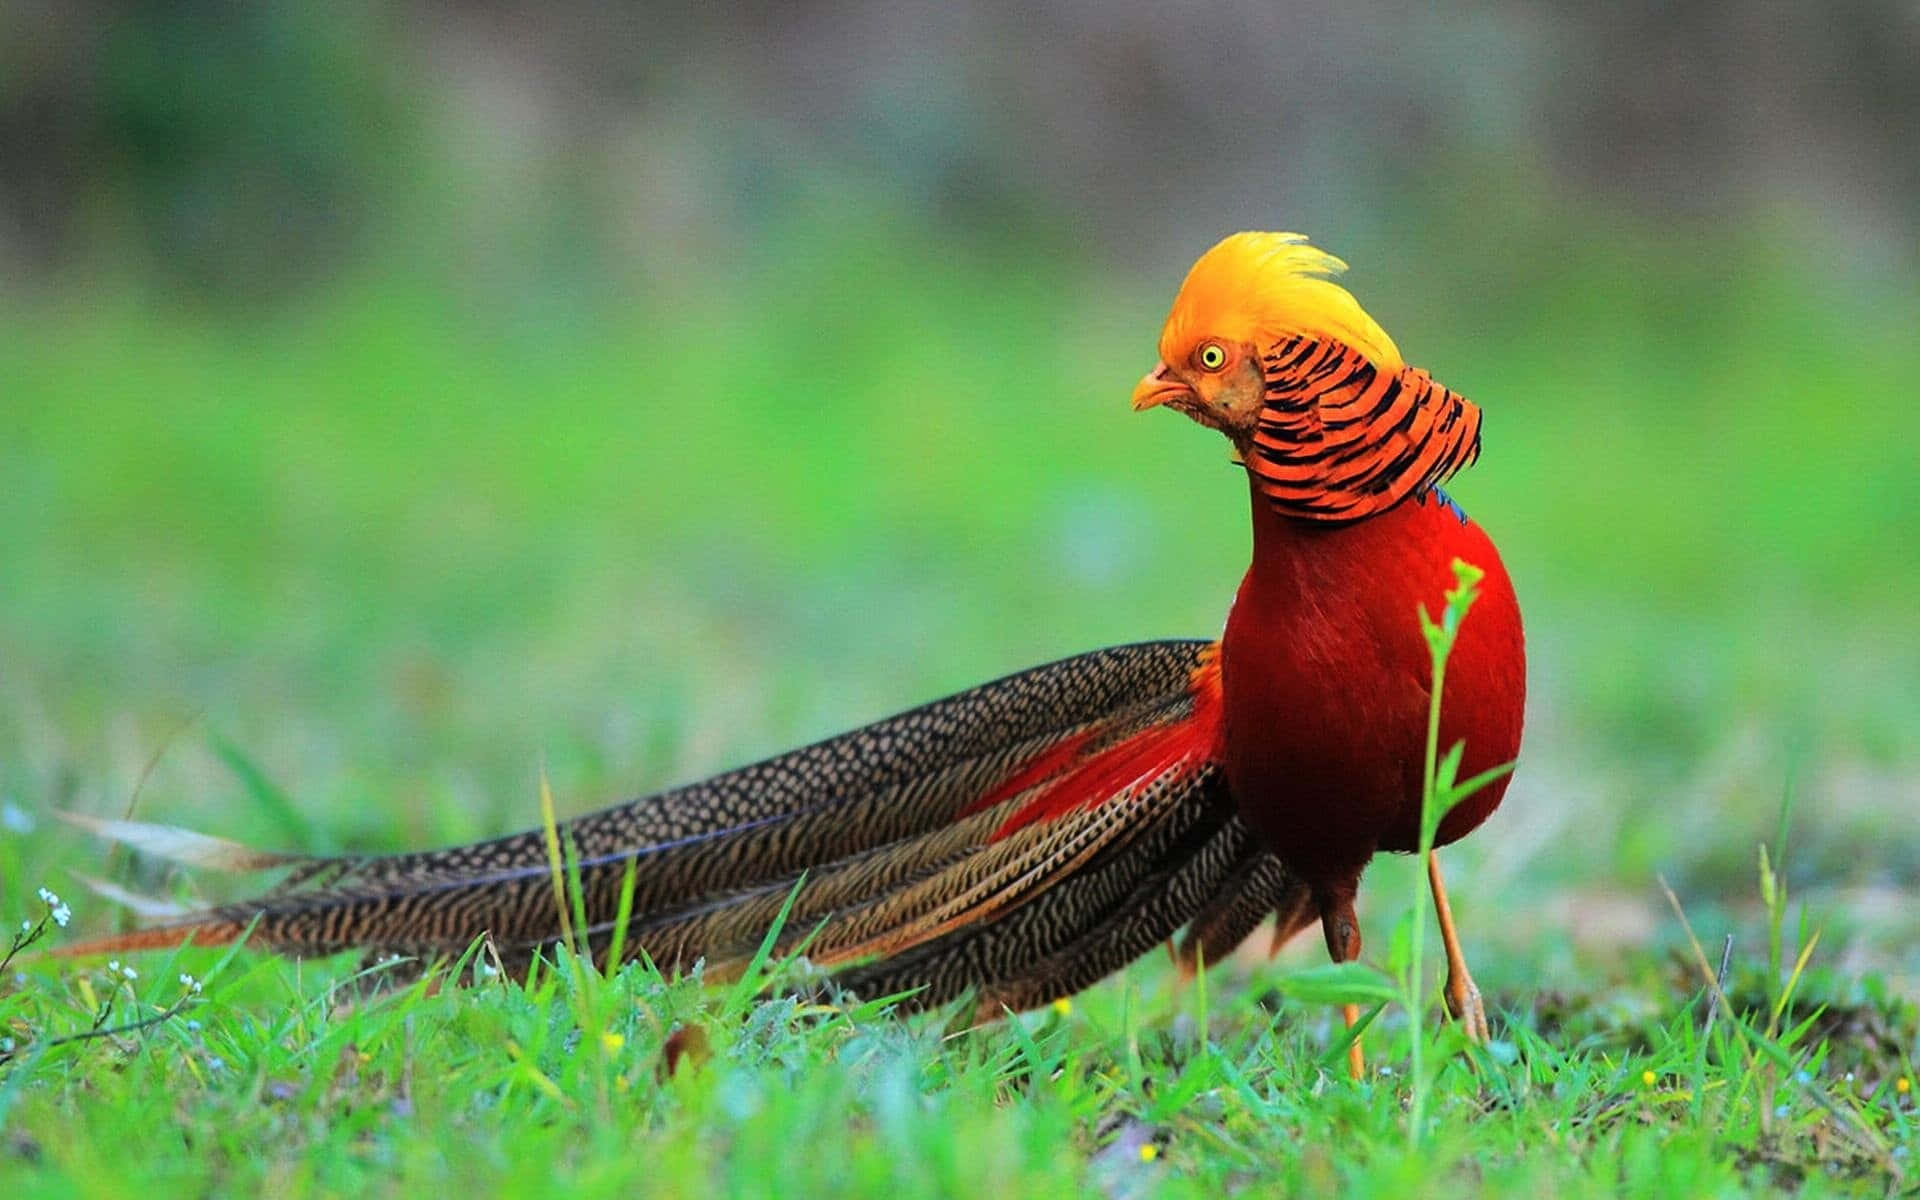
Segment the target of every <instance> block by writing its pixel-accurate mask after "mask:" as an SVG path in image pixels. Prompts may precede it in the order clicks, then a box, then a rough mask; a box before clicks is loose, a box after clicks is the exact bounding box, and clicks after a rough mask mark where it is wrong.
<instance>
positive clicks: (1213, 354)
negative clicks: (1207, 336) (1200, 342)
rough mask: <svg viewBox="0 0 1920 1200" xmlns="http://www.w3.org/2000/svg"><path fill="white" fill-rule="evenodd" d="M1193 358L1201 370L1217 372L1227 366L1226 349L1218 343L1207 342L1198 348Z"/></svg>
mask: <svg viewBox="0 0 1920 1200" xmlns="http://www.w3.org/2000/svg"><path fill="white" fill-rule="evenodd" d="M1193 358H1194V361H1195V362H1197V363H1199V364H1200V369H1201V370H1203V371H1218V370H1219V369H1220V368H1221V367H1224V366H1226V365H1227V351H1226V347H1224V346H1222V345H1221V344H1220V343H1219V342H1208V343H1207V344H1206V345H1204V346H1202V347H1200V349H1199V350H1198V351H1197V352H1196V353H1195V354H1194V356H1193Z"/></svg>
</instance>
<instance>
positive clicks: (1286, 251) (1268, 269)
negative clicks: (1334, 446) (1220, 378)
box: [1160, 233, 1405, 371]
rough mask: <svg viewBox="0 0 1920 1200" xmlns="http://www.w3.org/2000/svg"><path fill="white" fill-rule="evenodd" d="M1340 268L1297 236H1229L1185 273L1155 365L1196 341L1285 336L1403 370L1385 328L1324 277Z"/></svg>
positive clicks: (1173, 359)
mask: <svg viewBox="0 0 1920 1200" xmlns="http://www.w3.org/2000/svg"><path fill="white" fill-rule="evenodd" d="M1346 269H1347V264H1346V263H1344V262H1341V261H1340V260H1339V259H1337V258H1335V257H1334V256H1333V255H1331V254H1328V253H1327V252H1326V251H1324V250H1319V249H1316V248H1315V247H1313V246H1311V245H1308V244H1307V239H1306V238H1305V237H1303V236H1302V235H1300V234H1297V233H1236V234H1234V235H1233V236H1232V237H1228V238H1224V239H1222V240H1221V241H1220V243H1219V244H1218V245H1216V246H1214V248H1213V249H1211V250H1209V251H1207V252H1206V253H1205V254H1203V255H1201V256H1200V261H1199V262H1196V263H1194V264H1193V269H1192V270H1191V271H1188V272H1187V279H1186V282H1185V283H1182V284H1181V285H1180V294H1179V295H1178V296H1175V297H1174V300H1173V311H1172V312H1170V313H1168V314H1167V323H1166V326H1165V327H1164V328H1163V329H1162V331H1161V333H1160V359H1161V361H1162V362H1168V363H1181V362H1186V361H1187V359H1188V356H1189V355H1190V354H1191V353H1192V352H1193V349H1194V347H1195V346H1196V345H1198V344H1199V343H1200V342H1201V341H1203V340H1206V339H1208V338H1218V339H1220V340H1222V341H1228V342H1251V343H1253V344H1254V345H1256V346H1258V347H1260V348H1262V349H1264V348H1265V347H1266V346H1267V345H1268V344H1270V343H1272V342H1275V341H1279V340H1280V339H1282V338H1285V337H1291V336H1295V335H1304V336H1306V337H1313V338H1334V339H1337V340H1339V341H1341V342H1344V343H1346V344H1347V345H1348V346H1351V347H1353V348H1354V349H1355V350H1358V351H1359V352H1360V353H1362V354H1364V355H1366V356H1367V358H1368V359H1370V360H1371V361H1372V362H1373V364H1374V366H1375V367H1377V368H1379V369H1381V370H1384V371H1397V370H1399V369H1400V368H1401V367H1402V366H1403V365H1405V364H1404V363H1403V362H1402V360H1401V358H1400V351H1399V348H1398V347H1396V346H1395V345H1394V344H1393V339H1392V338H1390V337H1388V336H1387V331H1386V330H1384V329H1382V328H1380V325H1379V323H1378V322H1376V321H1375V320H1374V319H1373V318H1372V317H1370V316H1368V315H1367V310H1366V309H1364V308H1361V307H1360V302H1359V301H1358V300H1355V299H1354V298H1353V294H1352V293H1351V292H1349V291H1347V289H1345V288H1343V287H1341V286H1340V285H1339V284H1337V283H1334V282H1333V281H1332V280H1331V279H1330V278H1329V276H1333V275H1338V274H1340V273H1341V272H1342V271H1345V270H1346Z"/></svg>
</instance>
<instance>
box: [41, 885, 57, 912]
mask: <svg viewBox="0 0 1920 1200" xmlns="http://www.w3.org/2000/svg"><path fill="white" fill-rule="evenodd" d="M40 903H42V904H44V905H46V906H47V907H48V908H52V907H53V906H54V905H56V904H58V903H60V897H58V896H56V895H54V894H53V889H52V888H41V889H40Z"/></svg>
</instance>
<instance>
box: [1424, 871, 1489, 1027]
mask: <svg viewBox="0 0 1920 1200" xmlns="http://www.w3.org/2000/svg"><path fill="white" fill-rule="evenodd" d="M1427 882H1428V883H1430V884H1431V885H1432V886H1433V910H1434V913H1435V914H1436V915H1437V916H1438V917H1439V918H1440V940H1441V941H1442V942H1444V943H1446V947H1447V993H1446V995H1447V1011H1448V1012H1450V1013H1452V1014H1453V1019H1454V1020H1456V1021H1458V1022H1459V1023H1460V1031H1461V1032H1462V1033H1464V1034H1466V1035H1467V1040H1468V1041H1470V1042H1485V1041H1486V1040H1487V1039H1488V1038H1489V1037H1491V1036H1492V1030H1491V1028H1490V1027H1489V1026H1488V1025H1487V1007H1486V1005H1485V1004H1483V1003H1482V1002H1481V1000H1480V988H1479V985H1478V984H1476V983H1474V982H1473V976H1472V975H1469V974H1468V973H1467V957H1466V955H1464V954H1462V953H1461V952H1460V931H1459V930H1457V929H1455V928H1454V925H1453V907H1452V906H1451V905H1449V904H1448V903H1447V885H1446V881H1445V880H1443V879H1441V877H1440V856H1439V854H1438V853H1437V852H1434V851H1429V852H1428V853H1427Z"/></svg>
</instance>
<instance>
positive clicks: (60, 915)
mask: <svg viewBox="0 0 1920 1200" xmlns="http://www.w3.org/2000/svg"><path fill="white" fill-rule="evenodd" d="M52 916H53V923H54V924H55V925H58V926H59V927H60V928H62V929H65V928H66V927H67V922H68V921H71V920H73V910H72V909H71V908H68V907H67V906H66V905H64V904H56V905H54V906H53V913H52Z"/></svg>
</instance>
